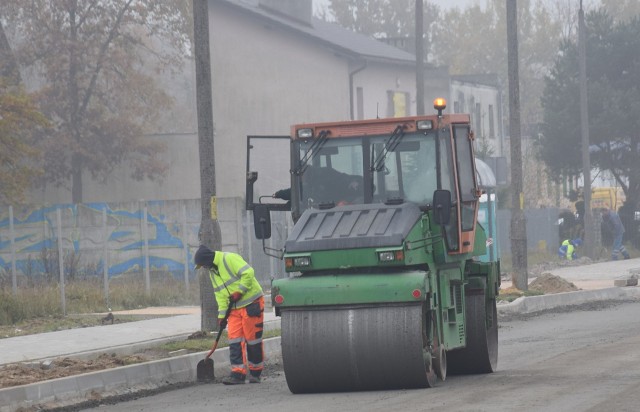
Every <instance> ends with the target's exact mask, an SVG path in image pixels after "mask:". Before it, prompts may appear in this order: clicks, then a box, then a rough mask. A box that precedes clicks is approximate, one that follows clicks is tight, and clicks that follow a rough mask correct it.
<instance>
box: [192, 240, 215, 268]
mask: <svg viewBox="0 0 640 412" xmlns="http://www.w3.org/2000/svg"><path fill="white" fill-rule="evenodd" d="M215 256H216V253H215V252H214V251H213V250H211V249H209V248H208V247H206V246H204V245H200V247H199V248H198V251H197V252H196V254H195V256H194V257H193V261H194V262H195V264H196V269H200V268H201V267H203V266H204V267H206V268H210V267H212V266H213V259H214V258H215Z"/></svg>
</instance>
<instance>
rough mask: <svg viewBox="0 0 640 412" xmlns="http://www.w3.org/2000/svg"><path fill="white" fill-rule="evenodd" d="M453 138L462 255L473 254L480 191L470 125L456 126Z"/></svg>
mask: <svg viewBox="0 0 640 412" xmlns="http://www.w3.org/2000/svg"><path fill="white" fill-rule="evenodd" d="M453 138H454V145H455V148H454V149H455V153H456V169H457V184H458V190H459V193H460V199H459V201H458V204H459V207H460V209H459V216H460V223H459V230H460V232H459V233H460V251H459V252H460V253H470V252H473V244H474V240H475V233H476V219H477V215H478V200H479V196H480V191H479V190H478V183H477V181H476V173H475V170H476V167H475V158H474V156H473V140H472V134H471V130H470V129H469V126H468V125H455V126H454V127H453Z"/></svg>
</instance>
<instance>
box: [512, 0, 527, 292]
mask: <svg viewBox="0 0 640 412" xmlns="http://www.w3.org/2000/svg"><path fill="white" fill-rule="evenodd" d="M507 66H508V69H507V71H508V73H509V76H508V77H509V135H510V137H511V232H510V233H511V264H512V266H513V272H514V275H513V284H514V286H515V287H517V288H518V289H520V290H527V289H528V288H529V286H528V285H529V279H528V273H527V221H526V218H525V216H524V210H523V209H524V193H523V184H522V149H521V145H522V136H521V131H520V77H519V73H518V71H519V68H518V4H517V0H507Z"/></svg>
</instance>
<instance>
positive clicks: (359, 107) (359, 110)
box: [356, 87, 364, 120]
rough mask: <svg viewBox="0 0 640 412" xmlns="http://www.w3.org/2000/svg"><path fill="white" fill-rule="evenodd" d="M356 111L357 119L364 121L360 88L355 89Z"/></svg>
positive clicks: (362, 93) (362, 98) (362, 96)
mask: <svg viewBox="0 0 640 412" xmlns="http://www.w3.org/2000/svg"><path fill="white" fill-rule="evenodd" d="M356 110H357V115H356V116H357V117H356V118H357V119H358V120H362V119H364V92H363V91H362V87H356Z"/></svg>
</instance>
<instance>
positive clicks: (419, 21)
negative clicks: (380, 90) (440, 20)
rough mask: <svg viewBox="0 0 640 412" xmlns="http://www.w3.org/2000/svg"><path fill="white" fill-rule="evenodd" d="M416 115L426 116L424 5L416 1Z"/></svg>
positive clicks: (418, 0)
mask: <svg viewBox="0 0 640 412" xmlns="http://www.w3.org/2000/svg"><path fill="white" fill-rule="evenodd" d="M416 114H418V115H423V114H424V5H423V1H422V0H416Z"/></svg>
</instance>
